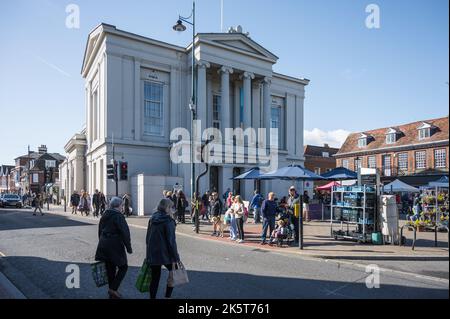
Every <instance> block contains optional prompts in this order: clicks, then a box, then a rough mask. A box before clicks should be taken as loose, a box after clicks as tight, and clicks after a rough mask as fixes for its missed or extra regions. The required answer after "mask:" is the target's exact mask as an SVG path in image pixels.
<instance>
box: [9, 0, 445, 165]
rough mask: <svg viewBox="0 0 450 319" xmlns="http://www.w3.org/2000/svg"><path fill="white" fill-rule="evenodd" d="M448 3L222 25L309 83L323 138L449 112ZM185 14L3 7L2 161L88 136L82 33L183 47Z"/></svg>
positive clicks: (279, 15)
mask: <svg viewBox="0 0 450 319" xmlns="http://www.w3.org/2000/svg"><path fill="white" fill-rule="evenodd" d="M71 3H74V4H77V5H79V7H80V14H81V15H80V18H81V21H80V22H81V25H80V29H68V28H66V26H65V20H66V16H67V13H66V12H65V8H66V6H67V5H68V4H71ZM370 3H376V4H378V5H379V7H380V9H381V28H380V29H367V28H366V26H365V19H366V16H367V13H366V12H365V8H366V6H367V5H368V4H370ZM448 3H449V2H448V0H422V1H411V0H407V1H406V0H395V1H392V0H383V1H381V0H378V1H375V0H367V1H362V0H340V1H338V0H314V1H312V0H310V1H306V0H301V1H299V0H277V1H275V0H273V1H272V0H245V1H243V0H224V6H225V10H224V25H225V27H226V28H228V27H229V26H236V25H238V24H241V25H242V26H243V28H244V31H248V32H250V36H251V37H252V38H253V39H254V40H255V41H257V42H259V43H260V44H261V45H262V46H264V47H266V48H267V49H269V50H270V51H272V52H274V53H275V54H276V55H278V56H279V57H280V60H279V62H278V64H277V65H276V67H275V70H276V71H277V72H281V73H285V74H288V75H293V76H297V77H305V78H309V79H311V84H310V86H309V87H307V96H306V101H305V130H308V131H311V132H313V129H316V130H315V132H316V133H317V132H319V133H321V134H322V135H321V136H322V137H319V139H320V138H322V139H323V141H327V140H328V139H333V137H334V135H333V134H334V133H333V132H334V131H337V130H344V131H362V130H368V129H372V128H377V127H384V126H389V125H395V124H401V123H406V122H410V121H415V120H421V119H427V118H434V117H440V116H446V115H448V105H449V100H448V96H449V91H448V90H449V88H448V85H447V84H446V82H447V81H448V80H449V75H448V69H449V51H448V47H449V43H448V38H449V34H448V31H449V18H448V10H449V8H448V6H449V4H448ZM190 8H191V1H189V0H178V1H160V0H146V1H133V0H128V1H111V0H108V1H106V0H90V1H81V0H72V1H61V0H28V1H25V0H2V1H0V30H1V32H0V43H1V47H0V117H1V125H0V132H1V135H0V136H1V138H0V140H1V152H0V164H12V163H13V158H15V157H16V156H18V155H22V154H25V153H26V150H27V145H31V147H32V148H33V149H36V148H37V146H38V145H39V144H46V145H47V146H48V147H49V150H50V151H53V152H61V153H63V147H64V144H65V143H66V142H67V141H68V139H69V138H70V137H71V136H72V134H74V133H75V132H77V131H79V130H80V129H81V128H82V126H83V124H84V122H85V115H84V112H85V110H84V95H83V91H84V83H83V80H82V78H81V76H80V69H81V63H82V59H83V53H84V49H85V44H86V39H87V35H88V33H89V31H90V30H92V29H93V28H94V27H95V26H96V25H98V24H99V23H100V22H106V23H110V24H113V25H116V26H117V28H119V29H122V30H126V31H130V32H133V33H137V34H141V35H144V36H148V37H152V38H155V39H159V40H162V41H166V42H170V43H174V44H178V45H187V44H188V43H189V38H190V34H189V33H188V32H185V33H184V34H181V35H180V34H177V33H175V32H174V31H172V25H173V24H174V22H175V20H176V18H177V17H178V13H181V14H189V12H190ZM197 8H198V12H197V18H198V31H199V32H219V31H220V0H198V1H197ZM317 129H319V130H321V131H323V132H321V131H319V130H317ZM337 132H339V131H337ZM337 132H336V134H337ZM341 133H342V132H341ZM319 135H320V134H319ZM308 136H309V137H308V138H309V139H310V140H311V141H316V139H314V137H315V135H314V134H312V136H310V135H308ZM341 139H342V138H341ZM318 142H322V140H319V141H318Z"/></svg>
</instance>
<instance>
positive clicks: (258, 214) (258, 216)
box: [254, 207, 261, 223]
mask: <svg viewBox="0 0 450 319" xmlns="http://www.w3.org/2000/svg"><path fill="white" fill-rule="evenodd" d="M254 214H255V217H254V220H255V223H260V222H261V207H255V208H254Z"/></svg>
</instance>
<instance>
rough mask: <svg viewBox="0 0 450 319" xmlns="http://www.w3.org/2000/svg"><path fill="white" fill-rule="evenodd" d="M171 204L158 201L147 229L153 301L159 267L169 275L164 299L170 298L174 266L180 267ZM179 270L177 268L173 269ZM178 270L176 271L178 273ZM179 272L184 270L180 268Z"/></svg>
mask: <svg viewBox="0 0 450 319" xmlns="http://www.w3.org/2000/svg"><path fill="white" fill-rule="evenodd" d="M172 213H173V202H172V201H171V200H170V199H167V198H163V199H161V200H160V202H159V204H158V207H157V208H156V212H155V213H153V215H152V217H151V219H150V220H149V223H148V228H147V238H146V242H147V257H146V260H147V263H148V265H149V266H150V269H151V281H150V299H155V298H156V294H157V292H158V286H159V280H160V279H161V267H162V266H164V267H166V268H167V270H169V271H170V272H171V273H170V275H169V281H168V284H167V286H166V294H165V297H166V298H170V297H171V296H172V291H173V286H174V284H173V282H171V279H170V278H172V281H173V273H172V271H173V270H175V269H174V265H182V264H181V262H180V257H179V255H178V249H177V243H176V238H175V227H176V223H175V220H174V219H173V218H172V217H171V214H172ZM175 268H179V267H175ZM178 270H179V269H177V271H178ZM181 270H184V267H182V269H181Z"/></svg>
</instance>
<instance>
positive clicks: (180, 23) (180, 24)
mask: <svg viewBox="0 0 450 319" xmlns="http://www.w3.org/2000/svg"><path fill="white" fill-rule="evenodd" d="M190 20H192V22H191V21H190ZM183 22H185V23H187V24H190V25H191V26H192V51H191V53H192V79H191V80H192V83H191V86H192V92H191V101H190V103H189V109H190V111H191V137H190V138H191V199H192V202H194V200H196V197H195V193H196V191H197V190H196V187H195V164H194V121H195V120H196V117H197V114H196V106H195V97H196V94H195V1H192V13H191V15H190V16H189V17H182V16H181V15H179V16H178V21H177V23H176V24H175V25H174V26H173V30H174V31H177V32H184V31H186V26H185V25H184V24H183ZM195 206H196V207H195V208H193V209H194V214H195V218H196V227H195V228H196V232H197V233H198V232H199V227H198V221H199V220H198V217H199V216H198V209H197V206H198V205H195Z"/></svg>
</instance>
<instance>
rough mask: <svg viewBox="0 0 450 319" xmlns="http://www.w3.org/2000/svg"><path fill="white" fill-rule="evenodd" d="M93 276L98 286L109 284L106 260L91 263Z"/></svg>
mask: <svg viewBox="0 0 450 319" xmlns="http://www.w3.org/2000/svg"><path fill="white" fill-rule="evenodd" d="M91 271H92V278H93V279H94V282H95V285H96V286H97V288H99V287H102V286H106V285H107V284H108V275H107V272H106V265H105V263H104V262H102V261H100V262H96V263H93V264H91Z"/></svg>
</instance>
